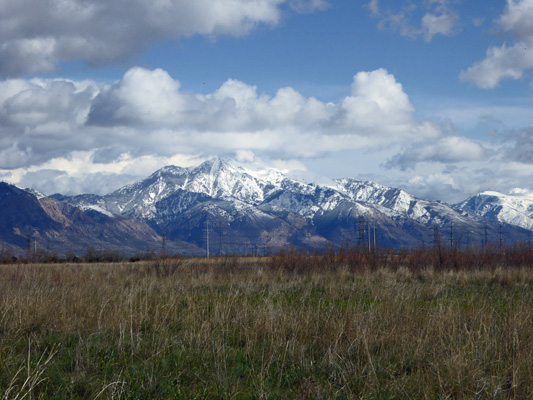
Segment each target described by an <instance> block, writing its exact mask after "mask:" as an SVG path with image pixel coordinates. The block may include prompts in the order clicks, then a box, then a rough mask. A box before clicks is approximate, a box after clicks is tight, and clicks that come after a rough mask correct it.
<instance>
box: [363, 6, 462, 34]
mask: <svg viewBox="0 0 533 400" xmlns="http://www.w3.org/2000/svg"><path fill="white" fill-rule="evenodd" d="M384 3H385V4H386V5H384ZM367 6H368V8H369V9H370V11H371V13H372V15H373V16H374V17H376V18H378V19H379V24H378V27H379V28H380V29H386V28H387V29H392V30H394V31H398V32H399V33H400V34H401V35H402V36H407V37H410V38H413V39H416V38H419V37H420V38H423V39H424V40H425V41H426V42H430V41H431V40H433V38H434V36H436V35H443V36H451V35H454V34H455V33H457V31H458V30H459V20H460V19H459V15H458V14H457V12H456V11H455V10H454V9H453V8H451V7H450V6H449V1H448V0H429V1H424V2H419V3H415V2H411V1H407V2H398V1H396V0H371V1H370V3H368V4H367ZM420 16H421V17H420Z"/></svg>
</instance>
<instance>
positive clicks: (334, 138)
mask: <svg viewBox="0 0 533 400" xmlns="http://www.w3.org/2000/svg"><path fill="white" fill-rule="evenodd" d="M0 121H1V124H0V148H1V149H2V151H1V152H0V160H1V161H2V164H1V165H0V178H4V179H7V180H9V181H11V182H13V183H16V184H20V185H23V186H32V187H34V188H36V189H39V190H41V191H43V192H45V193H53V192H64V193H69V194H73V193H79V192H81V191H84V192H99V193H106V192H108V191H110V190H113V189H116V188H118V187H120V186H122V185H124V184H126V183H129V182H131V181H133V180H136V179H140V178H143V177H146V176H147V175H148V174H150V173H151V172H153V171H154V170H156V169H158V168H160V167H162V166H164V165H167V164H178V165H191V164H197V163H199V162H200V161H201V160H203V159H205V158H207V157H209V156H210V155H212V154H217V155H220V156H226V157H235V156H237V158H238V159H240V160H242V161H249V162H251V161H257V160H263V162H264V163H267V164H269V163H270V164H271V165H276V166H278V167H284V168H288V169H291V170H305V164H306V162H307V161H308V160H310V159H316V158H318V157H330V158H331V157H333V158H335V157H337V155H338V154H343V157H349V158H351V159H353V158H356V159H357V158H359V157H362V156H361V155H362V154H365V155H364V157H367V158H375V159H386V158H389V159H390V160H391V161H390V165H389V166H390V167H392V168H395V171H394V173H395V174H397V173H401V172H400V171H401V170H403V169H410V168H413V169H414V171H416V173H417V174H419V170H420V168H419V165H420V164H423V165H424V166H428V165H431V166H432V168H431V171H432V172H431V173H432V174H437V173H439V172H438V168H437V169H435V166H443V165H444V166H453V165H455V164H460V165H467V164H468V163H474V164H480V165H482V164H483V158H484V157H485V156H486V155H487V154H493V153H492V152H490V151H488V150H487V149H486V147H485V146H484V145H483V144H481V143H478V142H475V141H473V140H471V139H468V138H466V137H462V136H459V134H458V133H457V132H455V131H453V130H450V129H448V128H447V127H445V126H440V125H438V124H436V123H433V122H430V121H423V120H419V119H417V118H416V116H415V109H414V107H413V105H412V104H411V102H410V100H409V96H408V95H407V94H406V93H405V91H404V90H403V87H402V85H401V83H399V82H398V81H397V80H396V79H395V77H394V76H393V75H392V74H390V73H388V72H387V71H386V70H384V69H378V70H375V71H363V72H359V73H357V74H355V75H354V78H353V81H352V83H351V94H350V95H349V96H346V97H345V98H343V99H341V100H339V101H338V102H336V103H332V102H330V103H325V102H322V101H320V100H318V99H316V98H313V97H306V96H304V95H302V94H301V93H299V92H298V91H296V90H295V89H293V88H291V87H286V88H281V89H279V90H278V91H277V92H275V93H274V94H273V95H268V94H265V93H262V92H261V91H260V90H259V89H258V88H257V87H256V86H253V85H249V84H246V83H244V82H241V81H238V80H232V79H230V80H228V81H226V82H224V83H223V84H222V85H221V86H220V87H219V88H218V89H217V90H215V91H213V92H212V93H208V94H194V93H184V92H183V91H182V90H181V88H180V83H179V81H177V80H176V79H174V78H173V77H171V76H170V75H169V74H168V73H167V72H165V71H163V70H159V69H156V70H153V71H151V70H146V69H142V68H132V69H131V70H129V71H128V72H126V74H125V75H124V77H123V78H122V79H121V80H120V81H118V82H116V83H114V84H112V85H103V84H99V83H97V82H85V81H84V82H77V81H70V80H61V79H54V80H46V79H33V80H21V79H16V80H5V81H1V82H0ZM509 140H512V141H518V139H517V138H513V139H509ZM524 140H525V139H524ZM508 143H509V141H508ZM513 143H514V142H513ZM511 148H512V146H510V145H508V146H507V147H506V149H507V151H509V152H510V151H511ZM521 148H522V149H524V148H525V147H524V146H521ZM401 149H403V150H402V152H401V153H398V151H400V150H401ZM395 153H398V154H397V155H396V156H394V157H392V158H391V155H392V154H395ZM524 157H525V156H524ZM347 160H348V159H347ZM524 160H525V159H524ZM348 162H350V161H348ZM498 162H503V161H501V160H500V161H498ZM339 165H340V164H339ZM354 165H355V164H354ZM376 165H379V163H376ZM360 167H361V165H359V164H358V165H357V168H360ZM376 168H377V167H376ZM422 171H425V172H426V174H422V176H427V174H429V169H428V168H426V167H424V168H423V169H422ZM359 172H360V171H357V170H354V171H353V173H350V174H348V175H351V176H357V174H359ZM366 172H374V170H372V171H366ZM389 172H391V171H389ZM342 175H346V172H342ZM455 179H456V180H457V179H458V178H457V177H456V178H455ZM97 182H100V183H97ZM411 185H414V184H411ZM421 185H422V186H421V188H422V187H427V188H429V187H430V185H429V183H428V182H425V183H421ZM424 185H425V186H424ZM428 185H429V186H428ZM514 186H521V187H522V186H524V185H518V184H515V185H514ZM413 187H414V186H413ZM457 187H459V188H461V187H463V186H460V185H459V186H457ZM420 190H422V189H420ZM454 190H459V189H457V188H456V189H454Z"/></svg>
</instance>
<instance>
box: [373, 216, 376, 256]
mask: <svg viewBox="0 0 533 400" xmlns="http://www.w3.org/2000/svg"><path fill="white" fill-rule="evenodd" d="M373 223H374V250H376V221H373Z"/></svg>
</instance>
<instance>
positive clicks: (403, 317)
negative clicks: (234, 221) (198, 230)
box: [0, 254, 533, 399]
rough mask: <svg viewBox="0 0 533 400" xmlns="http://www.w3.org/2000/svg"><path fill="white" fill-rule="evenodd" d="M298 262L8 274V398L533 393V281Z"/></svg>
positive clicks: (0, 300)
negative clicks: (532, 372)
mask: <svg viewBox="0 0 533 400" xmlns="http://www.w3.org/2000/svg"><path fill="white" fill-rule="evenodd" d="M284 257H285V258H273V259H237V258H235V259H221V260H210V261H209V262H208V261H204V260H160V261H154V262H143V263H135V264H130V263H120V264H119V263H115V264H63V265H31V264H29V265H5V266H0V398H4V399H12V398H54V399H61V398H65V399H67V398H68V399H70V398H86V399H94V398H183V399H189V398H279V399H283V398H360V397H364V398H376V399H377V398H502V399H504V398H529V397H530V396H531V393H533V374H531V371H533V344H532V343H533V342H532V338H533V323H532V322H531V321H533V309H532V307H533V270H532V269H530V268H528V267H526V266H523V267H517V268H503V267H496V268H490V269H471V268H469V269H467V270H461V269H457V270H455V271H451V270H447V269H446V270H445V269H443V270H437V269H435V268H427V269H425V268H412V267H405V266H402V265H397V266H396V267H393V266H391V265H392V264H391V265H388V266H387V267H386V268H381V267H380V266H379V265H374V266H370V265H367V266H361V265H359V264H357V265H355V266H354V265H351V264H345V265H343V263H342V262H338V260H336V259H333V260H330V262H331V264H329V265H325V264H324V265H321V264H320V263H325V262H326V261H327V259H326V258H320V259H317V258H312V257H304V256H298V255H296V254H292V255H290V256H288V255H285V256H284ZM291 257H292V258H291ZM317 260H318V261H317Z"/></svg>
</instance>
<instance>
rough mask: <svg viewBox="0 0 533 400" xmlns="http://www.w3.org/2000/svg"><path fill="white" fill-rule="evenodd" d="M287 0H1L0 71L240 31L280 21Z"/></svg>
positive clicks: (304, 2)
mask: <svg viewBox="0 0 533 400" xmlns="http://www.w3.org/2000/svg"><path fill="white" fill-rule="evenodd" d="M287 2H288V0H194V1H173V0H153V1H144V0H109V1H101V0H61V1H60V0H51V1H42V0H17V1H10V0H0V27H1V28H0V43H1V45H0V75H3V76H14V75H19V74H21V73H37V72H50V71H52V70H54V69H55V68H56V67H57V65H58V63H60V62H61V61H76V60H81V61H84V62H87V63H88V64H94V65H100V64H109V63H117V62H122V61H124V60H127V59H129V58H131V57H132V56H134V55H135V54H137V53H138V52H139V51H141V50H142V49H143V47H144V46H146V45H147V44H149V43H151V42H154V41H157V40H160V39H171V40H179V39H180V38H183V37H187V36H192V35H206V36H209V37H216V36H220V35H230V36H242V35H246V34H248V33H249V32H250V31H251V30H253V29H254V28H255V27H256V26H257V25H259V24H266V25H270V26H273V25H276V24H278V23H279V21H280V20H281V18H282V15H283V12H284V4H285V3H287ZM289 3H290V6H291V8H292V9H294V10H296V11H297V12H312V11H314V10H321V9H324V8H325V7H326V6H327V3H326V1H325V0H292V1H290V2H289ZM289 3H287V5H289Z"/></svg>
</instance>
